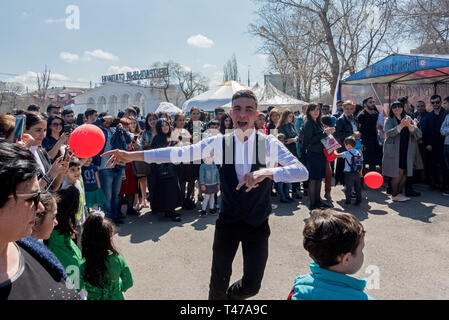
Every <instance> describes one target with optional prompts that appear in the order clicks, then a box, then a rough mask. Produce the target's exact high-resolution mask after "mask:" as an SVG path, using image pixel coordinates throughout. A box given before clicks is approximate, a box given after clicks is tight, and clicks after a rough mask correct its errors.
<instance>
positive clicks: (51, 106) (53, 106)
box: [47, 104, 61, 112]
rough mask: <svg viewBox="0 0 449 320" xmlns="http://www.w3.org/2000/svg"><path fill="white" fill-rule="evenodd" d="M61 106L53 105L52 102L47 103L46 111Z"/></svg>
mask: <svg viewBox="0 0 449 320" xmlns="http://www.w3.org/2000/svg"><path fill="white" fill-rule="evenodd" d="M60 108H61V107H59V106H55V105H54V104H49V105H48V107H47V112H50V111H51V109H60Z"/></svg>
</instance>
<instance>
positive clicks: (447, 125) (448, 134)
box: [440, 114, 449, 145]
mask: <svg viewBox="0 0 449 320" xmlns="http://www.w3.org/2000/svg"><path fill="white" fill-rule="evenodd" d="M440 132H441V135H442V136H444V144H447V145H449V114H448V115H446V118H444V122H443V124H442V125H441V129H440Z"/></svg>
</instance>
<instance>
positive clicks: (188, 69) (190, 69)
mask: <svg viewBox="0 0 449 320" xmlns="http://www.w3.org/2000/svg"><path fill="white" fill-rule="evenodd" d="M181 69H182V70H183V71H184V72H190V71H192V68H190V67H189V66H184V65H181Z"/></svg>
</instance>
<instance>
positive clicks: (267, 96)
mask: <svg viewBox="0 0 449 320" xmlns="http://www.w3.org/2000/svg"><path fill="white" fill-rule="evenodd" d="M253 88H254V87H253ZM256 89H257V88H256ZM256 96H257V99H258V100H259V109H260V110H265V109H267V108H268V107H269V106H273V107H276V108H279V109H283V108H290V109H292V110H293V111H296V110H298V111H301V108H302V106H303V105H306V104H308V103H307V102H305V101H301V100H298V99H295V98H293V97H291V96H289V95H288V94H286V93H284V92H282V91H281V90H279V89H277V88H276V87H275V86H273V85H272V84H271V83H270V82H269V81H267V85H266V86H265V88H263V91H262V93H260V96H258V95H257V94H256Z"/></svg>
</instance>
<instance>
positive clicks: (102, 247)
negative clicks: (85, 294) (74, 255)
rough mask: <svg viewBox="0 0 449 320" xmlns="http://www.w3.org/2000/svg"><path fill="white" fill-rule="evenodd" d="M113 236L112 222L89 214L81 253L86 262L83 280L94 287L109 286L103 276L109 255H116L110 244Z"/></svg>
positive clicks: (112, 245) (82, 238)
mask: <svg viewBox="0 0 449 320" xmlns="http://www.w3.org/2000/svg"><path fill="white" fill-rule="evenodd" d="M113 235H114V225H113V224H112V222H111V221H109V220H108V219H105V218H103V216H102V215H100V214H98V213H92V214H90V215H89V217H87V219H86V221H85V222H84V225H83V235H82V237H81V247H82V250H81V252H82V254H83V258H84V259H85V260H86V262H85V268H84V272H83V279H84V281H85V282H88V283H90V284H91V285H92V286H94V287H98V288H104V286H107V285H108V284H109V283H107V277H104V276H103V275H104V274H105V272H106V271H107V267H106V261H107V259H108V256H109V253H111V252H112V253H115V254H118V252H117V249H115V247H114V244H113V243H112V237H113Z"/></svg>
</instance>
